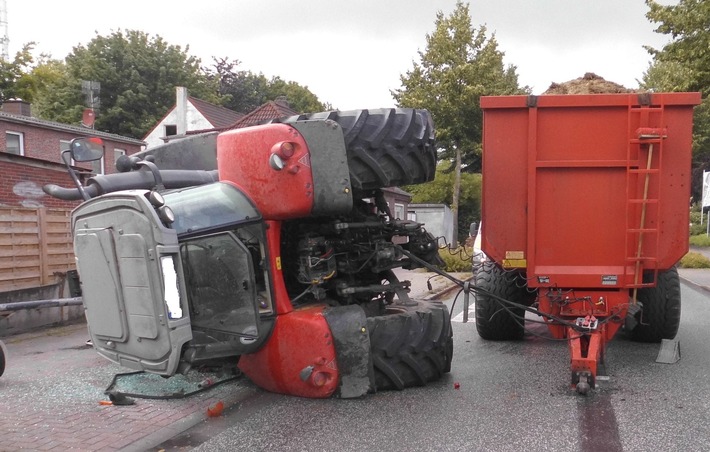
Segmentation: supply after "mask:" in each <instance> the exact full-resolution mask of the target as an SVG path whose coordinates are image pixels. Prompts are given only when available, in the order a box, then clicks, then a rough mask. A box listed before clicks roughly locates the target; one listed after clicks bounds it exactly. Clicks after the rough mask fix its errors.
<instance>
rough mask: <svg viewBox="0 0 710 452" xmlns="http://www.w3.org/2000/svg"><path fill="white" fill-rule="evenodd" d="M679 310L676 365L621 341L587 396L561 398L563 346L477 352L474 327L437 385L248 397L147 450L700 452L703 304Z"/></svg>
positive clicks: (695, 301)
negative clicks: (317, 396)
mask: <svg viewBox="0 0 710 452" xmlns="http://www.w3.org/2000/svg"><path fill="white" fill-rule="evenodd" d="M682 300H683V313H682V320H681V327H680V332H679V335H678V338H679V339H680V347H681V353H682V359H681V360H680V362H678V363H676V364H660V363H656V362H655V359H656V356H657V354H658V350H659V345H658V344H641V343H635V342H631V341H629V340H628V339H626V338H625V337H624V334H623V332H622V333H620V334H619V335H617V337H616V338H615V339H614V341H612V342H611V343H610V344H609V346H608V348H607V361H606V374H607V375H608V379H602V381H599V382H598V387H597V389H596V390H594V391H592V392H591V393H590V394H589V395H588V396H586V397H585V396H580V395H577V394H576V393H575V392H574V391H573V390H571V389H570V388H569V378H570V375H569V367H568V360H569V357H568V351H567V346H566V344H565V343H564V342H552V341H548V340H544V339H541V338H539V337H536V336H534V335H531V334H528V335H526V337H525V339H524V340H523V341H521V342H485V341H483V340H481V339H480V338H479V337H478V334H477V333H476V328H475V325H474V323H472V322H470V323H466V324H464V323H460V322H454V325H453V327H454V344H455V351H454V361H453V366H452V370H451V373H450V374H449V375H447V376H446V377H445V378H443V379H442V380H441V381H439V382H436V383H434V384H430V385H429V386H427V387H424V388H412V389H407V390H404V391H401V392H395V391H385V392H380V393H377V394H371V395H368V396H367V397H364V398H362V399H358V400H338V399H328V400H309V399H300V398H295V397H287V396H282V395H277V394H270V393H266V392H264V391H261V390H258V389H254V390H253V391H252V393H251V395H250V396H248V397H246V398H245V399H244V400H243V402H242V403H240V404H239V405H237V406H236V407H235V408H234V409H232V410H230V411H228V412H227V413H225V415H224V416H222V417H221V418H216V419H210V420H208V421H207V422H205V423H204V424H200V425H198V426H197V427H195V428H193V429H191V430H188V431H186V432H185V433H183V434H182V435H180V436H178V437H176V438H174V439H172V440H171V441H169V442H166V443H164V444H163V445H161V446H160V447H158V448H157V449H165V450H187V449H191V448H194V449H195V450H199V451H232V450H251V451H260V450H270V451H281V450H289V451H292V450H304V451H305V450H308V451H318V450H324V451H355V450H357V451H363V450H386V451H482V450H485V451H512V450H526V451H582V452H588V451H621V450H624V451H707V450H710V378H709V377H710V354H709V353H708V345H707V344H708V342H709V341H710V316H709V315H708V307H710V297H709V296H708V293H707V292H697V291H695V290H694V289H692V288H689V287H687V286H685V285H683V287H682ZM448 303H449V304H450V303H451V300H448ZM461 304H462V303H461V300H459V301H458V302H457V307H456V308H455V310H454V316H456V315H457V314H459V313H460V312H461ZM534 331H535V332H538V333H544V332H545V328H544V326H543V327H540V326H536V327H534ZM455 383H459V385H458V389H456V386H457V385H455ZM157 449H156V450H157Z"/></svg>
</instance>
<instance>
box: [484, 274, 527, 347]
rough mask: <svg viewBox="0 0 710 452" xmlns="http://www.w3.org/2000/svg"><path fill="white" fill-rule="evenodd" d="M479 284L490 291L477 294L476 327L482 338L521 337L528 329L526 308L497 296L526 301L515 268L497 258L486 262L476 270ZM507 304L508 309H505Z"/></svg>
mask: <svg viewBox="0 0 710 452" xmlns="http://www.w3.org/2000/svg"><path fill="white" fill-rule="evenodd" d="M475 281H476V284H475V285H476V287H478V288H479V289H483V290H484V291H486V292H488V293H489V294H490V295H486V294H482V293H477V294H476V330H477V331H478V335H479V336H481V337H482V338H483V339H486V340H492V341H504V340H518V339H522V338H523V335H524V333H525V323H524V315H525V310H524V309H523V308H517V307H510V306H507V305H505V304H504V303H503V302H502V301H499V300H498V299H496V298H495V297H499V298H502V299H504V300H508V301H513V302H515V303H518V304H527V298H528V293H527V290H526V289H525V287H521V286H520V284H521V282H520V281H519V278H518V274H517V273H516V272H506V271H504V270H503V269H502V268H501V267H500V266H499V265H498V264H496V263H494V262H484V263H483V265H482V266H481V268H479V269H478V271H477V272H476V279H475ZM506 308H507V309H506Z"/></svg>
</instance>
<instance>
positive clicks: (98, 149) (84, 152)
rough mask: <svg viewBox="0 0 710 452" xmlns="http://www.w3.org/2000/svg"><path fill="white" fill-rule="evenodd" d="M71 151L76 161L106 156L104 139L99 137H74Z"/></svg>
mask: <svg viewBox="0 0 710 452" xmlns="http://www.w3.org/2000/svg"><path fill="white" fill-rule="evenodd" d="M69 151H70V152H71V158H72V159H74V161H77V162H91V161H93V160H98V159H100V158H101V157H103V156H104V141H103V140H102V139H101V138H97V137H87V138H74V139H73V140H71V143H70V144H69Z"/></svg>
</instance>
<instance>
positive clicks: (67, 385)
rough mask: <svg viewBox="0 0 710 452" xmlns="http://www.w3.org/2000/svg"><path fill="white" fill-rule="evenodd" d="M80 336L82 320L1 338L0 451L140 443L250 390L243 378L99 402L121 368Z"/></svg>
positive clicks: (157, 439)
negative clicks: (172, 394) (190, 390)
mask: <svg viewBox="0 0 710 452" xmlns="http://www.w3.org/2000/svg"><path fill="white" fill-rule="evenodd" d="M87 338H88V335H87V333H86V326H85V325H73V326H68V327H60V328H51V329H46V330H42V331H41V332H36V333H32V334H23V335H18V336H13V337H9V338H4V342H5V343H6V345H7V348H8V362H7V368H6V370H5V374H4V375H3V376H2V377H0V451H8V452H10V451H17V450H37V451H45V450H56V451H63V450H87V451H88V450H101V451H111V450H119V449H122V448H129V449H131V450H146V449H149V448H151V447H153V446H155V445H157V444H160V443H161V442H163V441H165V440H167V439H169V438H171V437H173V436H175V435H176V434H178V433H180V432H182V431H184V430H185V429H187V428H190V427H192V426H193V425H195V424H197V423H199V422H202V421H204V420H205V419H206V418H207V417H206V413H207V408H208V407H209V406H210V405H211V404H213V403H215V402H217V401H219V400H222V401H223V402H224V404H225V406H227V407H229V406H232V405H234V404H235V403H236V402H237V401H238V400H239V399H240V398H242V397H245V396H246V395H248V394H251V393H252V392H253V391H254V389H253V386H252V385H251V384H250V383H249V382H248V381H247V380H246V379H243V380H237V381H235V382H229V383H225V384H224V385H220V386H216V387H215V388H214V389H212V390H209V391H206V392H204V393H201V394H197V395H194V396H191V397H188V398H185V399H179V400H147V399H136V403H135V405H129V406H102V405H99V401H101V400H107V397H106V396H105V395H104V394H103V392H104V390H105V389H106V387H107V386H108V385H109V384H110V383H111V380H112V378H113V376H114V374H116V373H119V372H126V369H124V368H121V367H119V366H117V365H114V364H112V363H110V362H109V361H107V360H105V359H103V358H101V357H99V356H98V355H97V354H96V352H95V351H94V350H93V349H92V348H91V347H89V346H86V345H85V342H86V340H87Z"/></svg>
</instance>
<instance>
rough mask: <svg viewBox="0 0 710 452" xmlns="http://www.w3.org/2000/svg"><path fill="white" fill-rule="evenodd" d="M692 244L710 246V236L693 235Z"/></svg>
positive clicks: (691, 237)
mask: <svg viewBox="0 0 710 452" xmlns="http://www.w3.org/2000/svg"><path fill="white" fill-rule="evenodd" d="M690 244H691V245H693V246H710V237H708V236H707V234H698V235H691V236H690Z"/></svg>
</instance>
